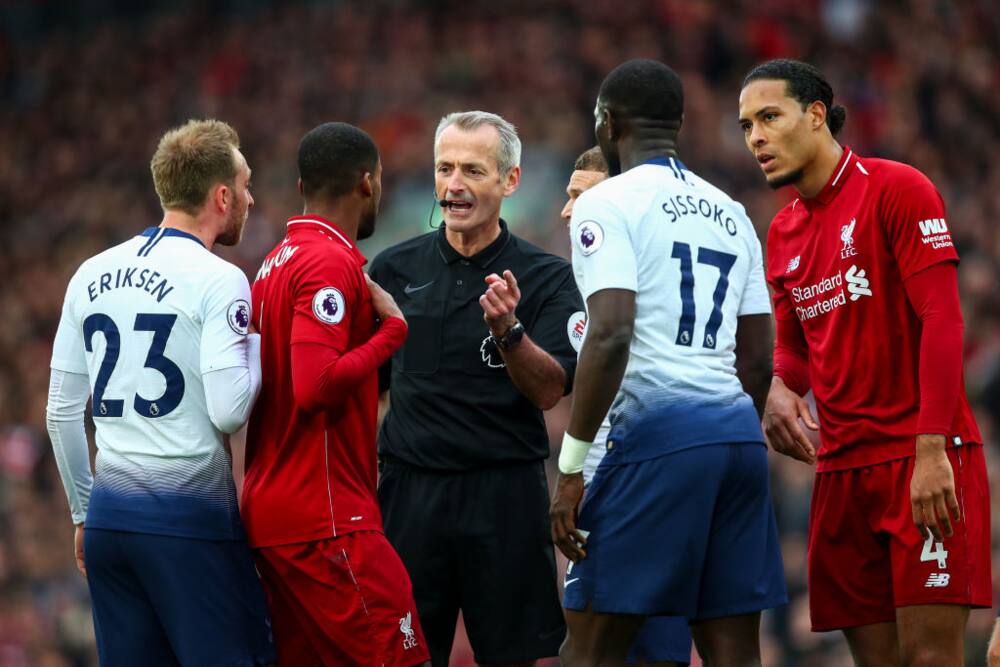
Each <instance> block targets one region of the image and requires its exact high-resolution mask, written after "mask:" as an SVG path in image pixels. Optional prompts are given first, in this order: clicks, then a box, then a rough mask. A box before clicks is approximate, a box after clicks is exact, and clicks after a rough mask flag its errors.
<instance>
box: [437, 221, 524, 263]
mask: <svg viewBox="0 0 1000 667" xmlns="http://www.w3.org/2000/svg"><path fill="white" fill-rule="evenodd" d="M437 239H438V252H439V253H440V254H441V259H443V260H444V263H445V264H454V263H455V262H457V261H459V260H460V259H464V260H466V261H469V262H472V263H473V264H475V265H476V266H478V267H480V268H482V269H485V268H486V267H488V266H489V265H490V264H492V263H493V262H494V261H495V260H496V258H497V257H499V256H500V253H502V252H503V250H504V248H506V247H507V244H508V243H510V231H509V230H508V229H507V223H506V222H504V219H503V218H500V236H498V237H496V239H495V240H494V241H493V242H492V243H490V244H489V245H488V246H486V247H485V248H483V249H482V250H480V251H479V252H477V253H476V254H475V255H473V256H471V257H466V256H464V255H462V254H461V253H459V252H458V251H457V250H455V249H454V248H453V247H452V246H451V244H450V243H448V237H447V236H445V228H444V225H443V224H442V225H441V228H440V230H439V231H438V236H437Z"/></svg>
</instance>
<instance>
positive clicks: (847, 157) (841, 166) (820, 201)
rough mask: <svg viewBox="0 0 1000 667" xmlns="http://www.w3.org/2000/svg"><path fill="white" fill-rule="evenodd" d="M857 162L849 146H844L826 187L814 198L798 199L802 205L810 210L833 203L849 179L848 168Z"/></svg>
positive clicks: (856, 157)
mask: <svg viewBox="0 0 1000 667" xmlns="http://www.w3.org/2000/svg"><path fill="white" fill-rule="evenodd" d="M857 161H858V156H857V155H855V154H854V151H853V150H851V148H850V146H844V153H843V154H842V155H841V156H840V162H838V163H837V167H836V168H835V169H834V170H833V174H832V175H831V176H830V180H829V181H827V183H826V185H824V186H823V189H822V190H820V191H819V193H818V194H817V195H816V196H815V197H812V198H810V199H806V198H805V197H800V199H802V203H803V204H805V205H806V206H807V207H809V208H812V207H813V206H817V205H820V206H822V205H825V204H829V203H830V202H831V201H833V198H834V197H836V196H837V193H838V192H840V190H841V188H842V186H843V185H844V183H845V182H847V179H848V178H849V177H850V175H851V174H850V167H851V166H852V165H853V164H854V163H855V162H857Z"/></svg>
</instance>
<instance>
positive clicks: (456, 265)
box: [369, 220, 584, 471]
mask: <svg viewBox="0 0 1000 667" xmlns="http://www.w3.org/2000/svg"><path fill="white" fill-rule="evenodd" d="M506 269H510V270H511V271H512V272H513V273H514V277H515V278H516V279H517V283H518V287H519V288H520V290H521V301H520V302H519V303H518V305H517V308H516V310H515V314H516V316H517V319H518V320H519V321H520V322H521V323H522V324H523V325H524V327H525V330H526V333H527V335H528V336H529V337H530V338H531V339H532V340H533V341H534V342H535V344H536V345H538V346H539V347H541V348H542V349H543V350H545V351H546V352H548V353H549V354H550V355H552V357H553V358H555V360H556V361H557V362H559V364H560V365H561V366H562V367H563V369H564V370H565V371H566V387H565V388H564V392H563V393H564V394H568V393H569V392H570V390H571V388H572V382H573V373H574V372H575V370H576V357H577V349H578V347H579V344H580V341H581V339H582V335H581V333H582V331H581V329H582V325H581V323H582V321H583V319H584V313H583V300H582V299H581V297H580V293H579V291H578V290H577V287H576V282H575V280H574V278H573V269H572V267H571V265H570V264H569V262H567V261H566V260H564V259H562V258H561V257H557V256H555V255H552V254H550V253H547V252H545V251H544V250H542V249H541V248H539V247H537V246H535V245H532V244H530V243H528V242H526V241H524V240H523V239H519V238H518V237H516V236H514V235H513V234H511V233H510V232H509V231H508V230H507V224H506V223H505V222H504V221H503V220H500V236H499V237H497V239H496V240H495V241H494V242H493V243H491V244H490V245H489V246H487V247H486V248H484V249H483V250H481V251H480V252H479V253H477V254H476V255H473V256H472V257H463V256H462V255H460V254H459V253H458V252H457V251H456V250H455V249H454V248H452V246H451V244H449V243H448V240H447V239H446V238H445V232H444V228H443V226H442V228H441V229H440V230H438V231H436V232H430V233H428V234H424V235H422V236H418V237H416V238H414V239H411V240H409V241H405V242H403V243H400V244H398V245H395V246H393V247H391V248H389V249H387V250H385V251H383V252H382V253H380V254H379V255H378V257H376V258H375V260H374V261H373V262H372V265H371V269H370V271H369V275H370V276H371V278H372V280H374V281H375V282H377V283H378V284H379V285H381V286H382V288H383V289H385V290H386V291H387V292H389V293H390V294H392V296H393V298H394V299H395V300H396V303H397V304H398V305H399V307H400V309H401V310H402V311H403V314H404V315H405V316H406V321H407V324H408V325H409V333H408V335H407V338H406V343H405V344H404V345H403V347H402V348H400V349H399V350H398V351H396V353H395V354H393V356H392V359H391V361H390V362H389V363H387V364H386V365H385V366H384V367H383V368H382V369H381V371H380V373H379V390H380V391H385V390H386V389H390V390H391V394H390V397H391V403H390V408H389V413H388V415H386V418H385V421H384V422H383V424H382V430H381V432H380V433H379V439H378V448H379V453H380V454H381V455H388V456H390V457H392V458H395V459H399V460H400V461H402V462H404V463H408V464H410V465H413V466H418V467H421V468H429V469H437V470H455V471H460V470H472V469H476V468H485V467H489V466H493V465H497V464H505V463H518V462H530V461H537V460H540V459H545V458H547V457H548V455H549V439H548V434H547V431H546V429H545V420H544V419H543V417H542V411H541V410H539V409H538V408H537V407H535V405H534V404H532V403H531V401H529V400H528V399H527V398H525V397H524V396H523V395H522V394H521V392H520V391H518V389H517V387H515V386H514V383H513V382H512V381H511V379H510V376H509V375H508V374H507V370H506V368H505V367H504V360H503V357H502V356H501V355H500V352H499V351H498V350H497V348H496V347H495V346H494V344H493V342H492V340H490V337H489V336H490V331H489V327H487V325H486V322H485V321H484V320H483V308H482V306H480V305H479V297H480V296H481V295H482V294H483V292H485V291H486V287H487V285H486V282H485V278H486V276H488V275H489V274H491V273H496V274H498V275H502V274H503V271H504V270H506ZM390 367H391V368H390Z"/></svg>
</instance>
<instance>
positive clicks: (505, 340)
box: [490, 322, 524, 350]
mask: <svg viewBox="0 0 1000 667" xmlns="http://www.w3.org/2000/svg"><path fill="white" fill-rule="evenodd" d="M490 338H492V339H493V344H494V345H496V346H497V347H498V348H500V349H501V350H513V349H514V348H515V347H517V346H518V345H520V344H521V341H522V340H524V325H523V324H521V323H520V322H514V326H512V327H511V328H510V329H507V331H506V333H504V335H502V336H500V337H499V338H497V337H496V336H494V335H493V334H490Z"/></svg>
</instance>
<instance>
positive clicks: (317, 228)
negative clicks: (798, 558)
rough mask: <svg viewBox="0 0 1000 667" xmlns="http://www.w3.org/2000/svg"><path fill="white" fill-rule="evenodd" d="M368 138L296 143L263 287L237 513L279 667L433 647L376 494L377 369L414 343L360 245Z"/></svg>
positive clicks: (375, 173) (327, 127) (400, 657)
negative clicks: (289, 190) (285, 210)
mask: <svg viewBox="0 0 1000 667" xmlns="http://www.w3.org/2000/svg"><path fill="white" fill-rule="evenodd" d="M381 173H382V167H381V163H380V162H379V156H378V150H377V149H376V147H375V144H374V142H373V141H372V139H371V137H369V136H368V135H367V134H365V133H364V132H363V131H361V130H359V129H358V128H356V127H353V126H351V125H347V124H345V123H326V124H324V125H320V126H319V127H317V128H315V129H313V130H312V131H310V132H309V133H308V134H306V135H305V137H303V139H302V142H301V144H299V175H300V180H299V190H300V192H301V193H302V196H303V198H304V199H305V211H304V213H303V215H301V216H296V217H293V218H291V219H290V220H289V221H288V231H287V233H286V235H285V238H284V239H282V241H281V243H279V244H278V246H277V247H276V248H275V249H274V250H272V251H271V253H270V254H269V255H268V256H267V258H266V259H265V260H264V264H263V266H261V268H260V271H259V272H258V273H257V278H256V281H255V282H254V284H253V288H252V296H253V313H254V323H255V325H256V327H257V329H258V330H259V331H260V334H261V367H262V376H263V389H262V391H261V394H260V398H259V399H258V400H257V404H256V406H255V408H254V411H253V414H252V415H251V418H250V421H251V425H250V427H249V431H248V436H247V454H246V478H245V481H244V485H243V507H242V513H243V519H244V521H245V522H246V527H247V533H248V535H249V538H250V545H251V546H252V547H254V549H255V557H256V560H257V567H258V569H259V570H260V574H261V579H262V580H263V582H264V588H265V591H266V592H267V594H268V601H269V604H270V609H271V618H272V619H273V622H274V637H275V644H276V646H277V650H278V662H279V664H282V665H296V666H298V665H308V666H312V665H327V666H331V665H338V666H339V665H370V666H376V665H378V666H381V665H404V666H408V665H415V664H418V663H422V662H424V661H426V660H427V658H428V652H427V648H426V645H425V643H424V638H423V634H422V632H421V630H420V624H419V621H418V619H417V616H416V607H415V606H414V603H413V595H412V592H411V586H410V578H409V576H408V575H407V573H406V570H405V569H404V567H403V564H402V561H400V559H399V557H398V556H397V555H396V552H395V551H393V549H392V547H391V546H390V545H389V543H388V541H386V539H385V536H384V535H383V534H382V518H381V515H380V513H379V507H378V501H377V499H376V495H375V493H376V490H375V484H376V458H375V417H376V411H377V403H378V395H377V394H378V380H377V376H376V372H377V369H378V367H379V366H381V365H382V364H383V363H385V362H386V361H387V360H388V359H389V356H390V355H391V354H392V353H393V352H394V351H395V350H396V349H397V348H399V346H400V345H402V343H403V340H404V338H405V337H406V322H405V320H404V319H403V315H402V313H401V312H400V310H399V308H397V307H396V303H395V302H394V301H393V299H392V297H391V296H389V295H388V294H387V293H386V292H384V291H383V290H382V289H381V288H380V287H378V286H377V285H375V283H373V282H371V281H370V280H368V279H367V277H366V276H365V275H364V273H362V270H361V267H362V265H363V264H364V263H365V261H366V260H365V258H364V256H363V255H362V254H361V252H360V251H359V250H358V248H357V246H356V245H355V241H356V239H358V238H362V239H363V238H367V237H368V236H371V234H372V232H373V231H374V228H375V216H376V213H377V211H378V203H379V196H380V193H381Z"/></svg>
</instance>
